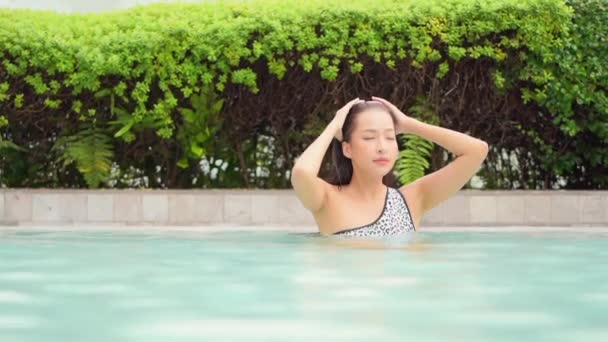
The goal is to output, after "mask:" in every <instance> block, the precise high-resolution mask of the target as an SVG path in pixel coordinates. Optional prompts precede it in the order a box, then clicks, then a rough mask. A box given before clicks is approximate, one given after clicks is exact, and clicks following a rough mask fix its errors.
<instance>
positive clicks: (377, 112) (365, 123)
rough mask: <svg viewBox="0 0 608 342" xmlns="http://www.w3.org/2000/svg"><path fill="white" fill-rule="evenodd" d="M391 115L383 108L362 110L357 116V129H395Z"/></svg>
mask: <svg viewBox="0 0 608 342" xmlns="http://www.w3.org/2000/svg"><path fill="white" fill-rule="evenodd" d="M394 128H395V126H394V124H393V119H392V118H391V115H390V114H389V113H387V112H386V111H383V110H381V109H375V108H374V109H369V110H366V111H364V112H361V113H360V114H359V116H358V117H357V125H356V130H357V131H364V130H375V131H384V130H388V129H394Z"/></svg>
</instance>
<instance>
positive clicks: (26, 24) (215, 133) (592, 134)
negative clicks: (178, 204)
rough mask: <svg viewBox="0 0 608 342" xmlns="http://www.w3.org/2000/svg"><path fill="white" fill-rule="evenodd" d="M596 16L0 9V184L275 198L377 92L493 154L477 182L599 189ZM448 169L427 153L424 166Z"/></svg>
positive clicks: (257, 7) (496, 3)
mask: <svg viewBox="0 0 608 342" xmlns="http://www.w3.org/2000/svg"><path fill="white" fill-rule="evenodd" d="M605 5H606V2H605V1H576V2H572V3H565V2H563V1H556V0H541V1H521V0H517V1H515V0H506V1H505V0H493V1H484V2H480V1H471V0H450V1H386V0H383V1H353V0H349V1H343V0H340V1H316V0H315V1H306V2H300V1H249V2H234V3H231V2H222V3H212V4H209V3H208V4H196V5H192V4H189V5H185V4H168V5H167V4H166V5H152V6H146V7H138V8H134V9H131V10H127V11H120V12H115V13H106V14H95V15H61V14H56V13H51V12H36V11H22V10H0V59H1V61H2V64H1V65H0V115H2V116H0V130H1V133H2V135H1V137H2V141H0V152H1V153H2V155H1V158H0V167H1V169H0V183H2V184H3V185H5V186H12V187H19V186H33V187H35V186H45V187H86V186H91V187H97V186H106V187H108V186H111V187H132V186H147V187H171V188H176V187H244V186H256V187H287V186H289V182H288V170H289V169H290V167H291V164H292V163H293V159H294V157H295V156H297V155H298V154H299V153H301V151H302V150H303V149H304V148H305V146H306V145H307V144H308V143H310V141H311V139H313V138H314V136H315V134H318V132H319V130H320V129H322V128H323V126H324V124H325V123H326V122H327V121H328V119H329V118H330V117H331V115H332V112H333V110H335V109H336V108H337V107H338V106H339V105H340V104H341V103H343V102H345V101H346V100H348V99H349V98H352V97H355V96H369V95H371V94H372V93H373V94H375V95H381V96H385V97H387V98H389V99H390V100H392V101H394V102H395V103H396V104H398V105H400V106H401V107H403V108H404V109H409V108H412V113H415V108H420V107H421V106H422V107H424V108H427V109H428V110H426V112H429V111H430V113H432V115H431V116H432V117H433V118H434V119H437V120H438V122H440V123H441V124H442V125H443V126H446V127H451V128H454V129H459V130H462V131H468V132H469V133H471V134H474V135H476V136H479V137H481V138H484V139H485V140H487V141H488V142H490V144H491V145H492V147H493V150H492V154H491V156H492V157H491V158H489V160H488V164H487V165H486V168H485V169H484V171H483V172H482V175H483V177H484V179H485V181H486V183H487V186H488V187H494V188H517V187H523V188H539V187H545V188H546V187H555V186H556V185H559V184H562V186H564V187H586V188H597V187H606V185H608V178H607V177H608V176H606V174H602V173H601V172H599V173H598V172H595V171H594V170H596V169H597V170H599V169H601V168H603V169H604V170H605V168H606V166H608V152H606V151H605V150H606V149H605V148H604V149H602V148H601V147H600V146H599V145H598V144H599V143H601V142H605V141H606V138H607V136H608V134H607V128H606V125H607V122H608V118H607V113H608V111H607V108H608V107H607V106H606V85H607V84H608V81H607V79H606V75H607V72H606V66H605V65H602V60H604V61H605V60H606V57H607V56H608V55H607V54H606V48H605V46H606V44H601V43H599V42H595V39H596V38H597V37H603V38H605V37H606V31H607V30H606V18H605V16H603V15H602V14H601V13H602V12H599V13H598V12H595V11H597V10H599V9H600V8H601V7H602V6H605ZM590 52H593V55H589V53H590ZM602 58H603V59H602ZM421 99H422V100H421ZM420 101H422V102H423V105H421V104H420ZM584 144H586V145H584ZM505 155H508V158H510V159H508V160H511V159H513V158H515V159H517V161H518V163H519V168H518V169H517V170H514V169H512V168H511V167H510V166H509V165H505V164H506V163H508V161H507V160H506V159H504V158H505V157H504V156H505ZM414 160H415V158H414ZM445 162H446V160H445V159H443V158H441V156H440V151H438V150H436V151H435V154H434V157H433V160H432V168H437V167H441V166H442V165H443V164H445ZM411 167H413V168H419V169H421V170H423V171H424V169H425V168H424V166H423V165H421V164H420V163H419V164H411ZM432 168H431V169H432ZM406 171H407V170H406ZM428 171H430V170H426V172H428ZM560 182H561V183H560Z"/></svg>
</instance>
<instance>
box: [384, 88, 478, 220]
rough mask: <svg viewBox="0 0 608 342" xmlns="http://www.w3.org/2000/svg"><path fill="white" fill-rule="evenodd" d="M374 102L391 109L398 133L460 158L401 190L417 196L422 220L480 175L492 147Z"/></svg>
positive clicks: (388, 104)
mask: <svg viewBox="0 0 608 342" xmlns="http://www.w3.org/2000/svg"><path fill="white" fill-rule="evenodd" d="M374 99H375V100H377V101H380V102H383V103H384V104H386V105H387V106H389V108H391V110H392V111H393V113H394V114H395V115H396V116H397V122H398V127H397V131H398V132H403V133H411V134H415V135H418V136H420V137H422V138H424V139H427V140H429V141H432V142H434V143H436V144H438V145H440V146H441V147H443V148H445V149H446V150H448V151H450V152H452V153H454V154H455V155H456V156H457V158H456V159H455V160H453V161H452V162H451V163H450V164H448V165H446V166H444V167H443V168H441V169H439V170H437V171H435V172H433V173H431V174H429V175H426V176H424V177H421V178H419V179H417V180H416V181H414V182H412V183H411V184H408V185H405V186H403V187H402V188H401V189H400V190H401V191H402V192H406V191H408V192H410V193H413V194H414V197H415V198H416V202H418V203H419V205H418V207H419V211H420V217H421V216H422V215H423V214H424V213H425V212H427V211H428V210H430V209H432V208H434V207H435V206H437V205H438V204H439V203H441V202H443V201H444V200H446V199H447V198H449V197H450V196H451V195H453V194H455V193H456V192H457V191H458V190H460V189H461V188H462V187H463V186H464V185H465V184H466V183H467V182H468V181H469V180H470V179H471V177H473V175H475V173H477V171H478V170H479V168H480V166H481V164H482V163H483V161H484V160H485V158H486V156H487V154H488V144H487V143H486V142H485V141H483V140H480V139H477V138H474V137H471V136H469V135H466V134H464V133H460V132H457V131H453V130H450V129H447V128H443V127H439V126H434V125H430V124H427V123H424V122H421V121H418V120H416V119H414V118H411V117H408V116H407V115H405V114H403V113H402V112H401V111H399V109H397V108H396V107H395V106H393V105H392V104H391V103H390V102H388V101H386V100H384V99H380V98H374Z"/></svg>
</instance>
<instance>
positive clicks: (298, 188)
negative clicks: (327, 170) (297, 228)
mask: <svg viewBox="0 0 608 342" xmlns="http://www.w3.org/2000/svg"><path fill="white" fill-rule="evenodd" d="M358 102H361V100H359V98H356V99H354V100H352V101H351V102H349V103H347V104H346V105H345V106H344V107H342V108H341V109H340V110H338V112H337V113H336V116H335V117H334V119H333V120H332V121H331V122H330V123H329V124H328V125H327V127H326V128H325V130H324V131H323V133H321V135H319V137H317V139H315V141H314V142H313V143H312V144H310V146H308V147H307V148H306V150H304V152H303V153H302V154H301V155H300V157H299V158H296V162H295V164H294V166H293V168H292V170H291V185H292V186H293V188H294V190H295V192H296V195H297V196H298V198H299V199H300V201H301V202H302V204H303V205H304V207H306V208H307V209H308V210H310V211H311V212H313V213H314V212H317V211H318V210H320V209H321V208H322V207H323V204H324V202H325V198H326V196H327V188H328V186H329V183H327V182H325V181H324V180H322V179H321V178H319V177H318V176H317V175H318V174H319V170H320V169H321V163H322V162H323V156H325V153H326V152H327V148H328V147H329V144H330V143H331V141H332V139H333V138H334V137H336V138H338V139H341V132H342V125H343V124H344V120H345V119H346V115H347V114H348V111H349V110H350V108H351V107H352V106H353V105H355V104H356V103H358Z"/></svg>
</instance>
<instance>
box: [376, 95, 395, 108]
mask: <svg viewBox="0 0 608 342" xmlns="http://www.w3.org/2000/svg"><path fill="white" fill-rule="evenodd" d="M372 99H373V100H374V101H378V102H382V103H384V104H385V105H387V106H389V107H391V108H392V107H395V105H393V104H392V103H390V102H389V101H387V100H385V99H383V98H381V97H377V96H372Z"/></svg>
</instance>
